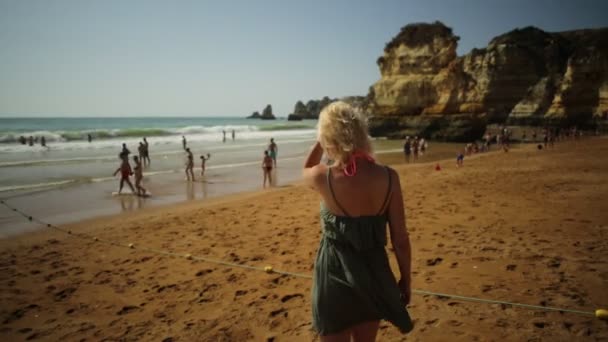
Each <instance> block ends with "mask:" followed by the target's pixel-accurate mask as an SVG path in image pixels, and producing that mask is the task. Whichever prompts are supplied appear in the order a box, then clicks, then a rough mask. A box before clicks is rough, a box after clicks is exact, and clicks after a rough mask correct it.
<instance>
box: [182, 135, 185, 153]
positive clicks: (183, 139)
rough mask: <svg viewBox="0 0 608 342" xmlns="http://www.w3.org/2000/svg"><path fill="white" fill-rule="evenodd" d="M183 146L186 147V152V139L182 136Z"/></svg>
mask: <svg viewBox="0 0 608 342" xmlns="http://www.w3.org/2000/svg"><path fill="white" fill-rule="evenodd" d="M182 146H183V147H184V150H186V137H185V136H183V135H182Z"/></svg>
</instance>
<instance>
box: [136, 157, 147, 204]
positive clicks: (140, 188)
mask: <svg viewBox="0 0 608 342" xmlns="http://www.w3.org/2000/svg"><path fill="white" fill-rule="evenodd" d="M133 162H134V163H135V168H134V171H135V188H136V189H137V195H138V196H145V195H146V189H145V188H144V187H143V186H141V181H142V179H144V173H143V168H142V165H141V162H140V159H139V158H137V156H133Z"/></svg>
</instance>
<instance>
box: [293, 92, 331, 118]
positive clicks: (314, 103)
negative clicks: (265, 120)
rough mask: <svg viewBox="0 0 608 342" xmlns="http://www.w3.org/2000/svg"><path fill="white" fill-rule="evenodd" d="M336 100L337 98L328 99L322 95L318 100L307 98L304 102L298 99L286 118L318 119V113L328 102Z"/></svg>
mask: <svg viewBox="0 0 608 342" xmlns="http://www.w3.org/2000/svg"><path fill="white" fill-rule="evenodd" d="M334 101H337V99H330V98H329V97H327V96H324V97H323V98H322V99H320V100H309V101H308V102H306V104H304V103H303V102H302V101H298V102H297V103H296V105H295V107H294V109H293V113H292V114H289V116H288V120H302V119H314V120H316V119H318V118H319V114H320V113H321V111H322V110H323V108H325V106H327V105H328V104H330V103H332V102H334Z"/></svg>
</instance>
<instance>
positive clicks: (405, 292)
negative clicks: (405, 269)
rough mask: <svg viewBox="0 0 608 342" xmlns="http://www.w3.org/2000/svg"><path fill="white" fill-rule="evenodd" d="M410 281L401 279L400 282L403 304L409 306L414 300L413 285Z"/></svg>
mask: <svg viewBox="0 0 608 342" xmlns="http://www.w3.org/2000/svg"><path fill="white" fill-rule="evenodd" d="M411 283H412V282H411V280H410V279H404V278H401V280H399V291H401V302H402V303H403V305H408V304H409V303H410V300H411V299H412V285H411Z"/></svg>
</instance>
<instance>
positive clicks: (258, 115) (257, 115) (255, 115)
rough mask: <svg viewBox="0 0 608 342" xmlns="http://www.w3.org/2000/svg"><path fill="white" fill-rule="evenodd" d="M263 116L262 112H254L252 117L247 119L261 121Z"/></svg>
mask: <svg viewBox="0 0 608 342" xmlns="http://www.w3.org/2000/svg"><path fill="white" fill-rule="evenodd" d="M261 117H262V116H261V115H260V112H257V111H256V112H253V113H252V114H251V115H249V116H248V117H247V119H260V118H261Z"/></svg>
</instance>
